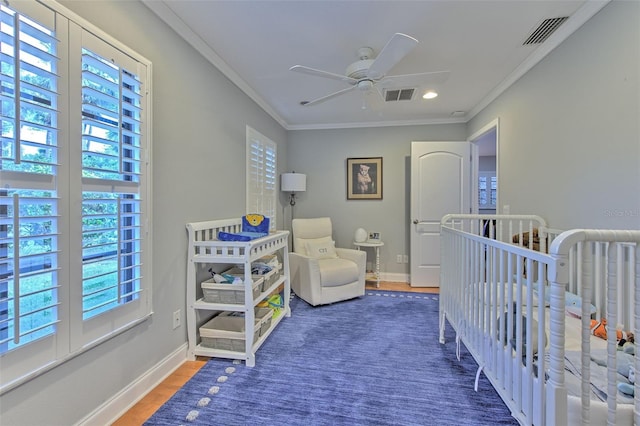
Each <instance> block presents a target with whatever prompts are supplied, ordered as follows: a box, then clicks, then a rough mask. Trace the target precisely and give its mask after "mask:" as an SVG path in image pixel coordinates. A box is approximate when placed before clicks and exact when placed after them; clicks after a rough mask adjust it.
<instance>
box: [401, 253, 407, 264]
mask: <svg viewBox="0 0 640 426" xmlns="http://www.w3.org/2000/svg"><path fill="white" fill-rule="evenodd" d="M402 263H409V255H408V254H405V255H403V256H402Z"/></svg>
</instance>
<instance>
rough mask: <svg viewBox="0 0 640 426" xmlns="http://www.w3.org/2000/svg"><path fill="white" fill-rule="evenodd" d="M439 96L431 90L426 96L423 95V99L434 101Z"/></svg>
mask: <svg viewBox="0 0 640 426" xmlns="http://www.w3.org/2000/svg"><path fill="white" fill-rule="evenodd" d="M437 96H438V93H437V92H434V91H433V90H429V91H428V92H426V93H425V94H424V95H422V98H423V99H433V98H436V97H437Z"/></svg>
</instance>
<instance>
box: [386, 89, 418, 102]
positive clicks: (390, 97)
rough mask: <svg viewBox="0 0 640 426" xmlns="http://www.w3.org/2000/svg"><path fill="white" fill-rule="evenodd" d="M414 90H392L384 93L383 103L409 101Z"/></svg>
mask: <svg viewBox="0 0 640 426" xmlns="http://www.w3.org/2000/svg"><path fill="white" fill-rule="evenodd" d="M415 91H416V89H394V90H385V91H384V100H385V102H395V101H410V100H411V98H412V97H413V92H415Z"/></svg>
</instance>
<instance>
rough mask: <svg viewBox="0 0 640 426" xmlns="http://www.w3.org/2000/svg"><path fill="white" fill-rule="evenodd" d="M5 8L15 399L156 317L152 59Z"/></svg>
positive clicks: (3, 231) (5, 292)
mask: <svg viewBox="0 0 640 426" xmlns="http://www.w3.org/2000/svg"><path fill="white" fill-rule="evenodd" d="M18 9H19V10H18ZM0 12H1V20H0V23H1V28H0V30H1V32H2V49H1V55H2V56H1V58H2V62H1V72H0V77H1V80H0V82H1V84H2V85H1V92H0V93H1V95H2V98H1V99H2V156H1V158H0V178H1V179H2V182H3V186H2V188H1V189H0V357H1V358H0V359H1V361H2V370H3V371H2V382H1V383H0V386H1V388H0V389H1V392H4V391H6V390H8V389H10V388H12V387H15V386H17V385H18V384H20V383H22V382H23V381H25V380H27V377H32V376H34V375H37V374H38V373H40V372H42V371H45V370H46V369H47V368H51V367H52V366H55V365H57V364H59V363H60V362H62V361H64V360H65V359H67V358H69V357H72V356H75V355H76V354H78V353H80V352H82V351H83V350H85V348H88V347H91V345H93V344H95V343H96V342H99V341H101V340H103V339H106V338H109V337H111V336H112V335H114V334H116V333H118V332H119V331H121V330H123V329H126V328H127V327H129V326H131V325H132V324H135V323H137V322H138V321H141V320H142V319H144V318H146V317H147V316H148V315H149V314H150V312H151V307H150V303H151V297H150V289H151V287H150V261H149V259H150V249H149V248H148V247H147V242H146V238H145V235H146V230H145V229H144V224H145V222H146V218H147V217H148V216H149V214H150V212H149V205H150V199H149V194H147V188H148V185H147V179H148V178H149V176H150V173H149V165H148V164H147V162H146V161H145V158H146V152H147V151H148V144H149V141H148V140H147V139H146V134H147V133H148V130H147V129H148V128H149V126H150V123H149V117H148V113H147V109H148V108H147V107H146V103H147V102H148V98H147V92H148V91H149V87H146V86H145V82H146V81H149V67H150V64H149V63H148V61H146V60H145V59H144V58H141V57H139V55H137V54H135V53H134V52H131V51H129V49H127V48H125V47H123V46H121V45H119V43H117V42H115V41H112V40H106V39H107V38H108V37H107V36H104V35H103V36H101V37H102V38H100V37H99V36H97V35H96V34H100V31H98V30H96V29H95V28H87V29H85V28H83V26H82V25H83V24H79V23H76V22H73V21H70V20H67V18H65V16H64V9H63V8H62V7H61V6H59V5H57V4H54V3H49V4H48V6H44V5H42V4H40V3H37V2H21V3H18V7H13V6H4V5H3V6H0ZM84 26H85V27H89V25H88V24H84ZM54 28H62V29H63V30H62V31H60V32H59V33H56V32H55V31H54ZM67 30H68V31H67ZM134 58H136V59H134ZM61 135H65V137H64V138H63V137H62V136H61ZM27 353H28V354H29V356H25V354H27Z"/></svg>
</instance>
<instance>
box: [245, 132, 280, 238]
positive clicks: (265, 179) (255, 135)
mask: <svg viewBox="0 0 640 426" xmlns="http://www.w3.org/2000/svg"><path fill="white" fill-rule="evenodd" d="M246 193H247V201H246V213H259V214H263V215H265V216H267V217H268V218H269V220H270V227H271V229H272V230H273V229H276V201H277V146H276V144H275V142H273V141H271V140H270V139H268V138H267V137H265V136H264V135H261V134H260V133H259V132H257V131H256V130H254V129H252V128H251V127H249V126H247V192H246Z"/></svg>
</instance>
